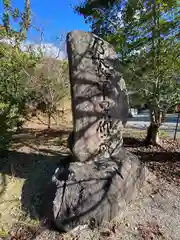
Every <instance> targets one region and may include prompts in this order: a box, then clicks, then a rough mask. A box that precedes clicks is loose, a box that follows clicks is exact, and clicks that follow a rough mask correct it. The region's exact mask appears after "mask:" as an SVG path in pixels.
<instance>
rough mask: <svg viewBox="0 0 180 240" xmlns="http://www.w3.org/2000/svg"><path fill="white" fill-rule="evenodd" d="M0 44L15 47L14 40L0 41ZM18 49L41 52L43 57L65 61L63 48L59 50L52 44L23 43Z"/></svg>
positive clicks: (5, 39)
mask: <svg viewBox="0 0 180 240" xmlns="http://www.w3.org/2000/svg"><path fill="white" fill-rule="evenodd" d="M0 42H4V43H7V44H10V45H15V40H14V39H13V38H12V39H7V38H4V39H0ZM20 48H21V49H22V51H28V50H32V51H34V52H37V53H38V52H39V51H41V52H42V53H43V55H44V56H45V57H51V58H57V59H65V58H66V51H65V48H61V49H59V48H58V47H57V46H56V45H55V44H53V43H40V44H38V43H34V42H31V41H25V42H23V43H21V44H20Z"/></svg>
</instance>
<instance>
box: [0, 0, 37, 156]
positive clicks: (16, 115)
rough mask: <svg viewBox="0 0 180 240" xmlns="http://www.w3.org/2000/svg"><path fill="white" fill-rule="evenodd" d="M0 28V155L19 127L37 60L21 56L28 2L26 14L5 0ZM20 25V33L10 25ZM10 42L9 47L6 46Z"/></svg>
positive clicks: (28, 10) (27, 15)
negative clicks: (15, 129) (31, 75)
mask: <svg viewBox="0 0 180 240" xmlns="http://www.w3.org/2000/svg"><path fill="white" fill-rule="evenodd" d="M3 4H4V12H3V25H1V31H0V40H1V42H0V58H1V64H0V76H1V81H0V92H1V95H0V122H1V126H0V136H1V139H0V151H4V150H5V148H6V147H8V143H10V141H11V137H12V133H11V132H12V130H14V128H16V127H19V126H20V124H22V120H23V117H24V116H25V104H26V102H27V100H28V97H29V94H30V92H29V90H28V88H27V81H28V79H29V78H30V74H29V72H30V71H32V70H33V69H34V67H35V65H36V62H37V61H38V59H39V57H36V56H34V54H32V53H30V52H28V53H25V52H22V51H21V49H20V44H21V42H22V41H23V40H24V39H25V38H26V33H27V31H28V29H29V26H30V6H29V1H28V0H27V1H26V2H25V11H24V12H23V13H20V12H19V10H18V9H14V10H13V9H12V8H11V6H10V1H8V0H4V1H3ZM10 20H11V21H12V20H17V21H19V26H20V30H19V32H17V31H14V30H13V28H12V25H11V24H10V22H11V21H10ZM8 41H11V42H12V44H11V45H9V44H7V43H6V42H8Z"/></svg>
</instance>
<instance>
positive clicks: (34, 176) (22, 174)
mask: <svg viewBox="0 0 180 240" xmlns="http://www.w3.org/2000/svg"><path fill="white" fill-rule="evenodd" d="M68 156H69V155H68V154H66V153H63V152H62V153H59V152H58V153H56V152H54V155H52V153H51V155H45V154H35V153H24V152H16V151H10V152H9V154H8V157H7V158H3V159H0V161H1V166H0V173H1V174H2V175H9V176H14V177H17V178H23V179H25V181H24V184H23V187H22V192H21V208H22V210H23V211H24V212H25V213H26V214H28V215H29V216H30V217H31V218H32V219H39V216H40V213H41V206H42V201H43V197H44V191H45V190H46V189H47V186H48V184H49V182H51V179H52V176H53V174H54V172H55V170H56V168H57V167H61V165H62V164H64V160H65V159H67V157H68Z"/></svg>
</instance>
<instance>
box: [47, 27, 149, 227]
mask: <svg viewBox="0 0 180 240" xmlns="http://www.w3.org/2000/svg"><path fill="white" fill-rule="evenodd" d="M67 50H68V60H69V75H70V83H71V96H72V112H73V127H74V131H73V133H72V134H71V136H70V137H69V145H70V148H71V150H72V156H70V157H69V158H68V159H65V161H64V163H63V164H60V166H59V168H58V169H57V170H56V172H55V174H54V176H53V178H52V182H51V184H50V188H49V189H48V191H47V199H48V198H49V200H47V202H46V205H45V210H49V212H47V213H46V214H45V215H46V216H47V217H48V219H49V220H50V221H51V222H53V223H54V224H55V225H56V227H57V228H58V229H60V230H63V231H68V230H70V229H72V228H74V227H77V226H78V225H84V224H87V225H88V226H89V225H91V226H92V225H94V226H98V225H100V224H101V223H102V222H103V221H110V220H111V219H113V218H114V217H115V216H117V214H118V213H119V212H123V211H124V209H125V204H127V203H128V202H129V201H130V200H132V199H133V197H134V196H136V194H137V193H138V190H139V189H140V187H141V184H142V182H143V180H144V173H145V172H144V166H143V165H142V163H141V162H140V161H139V159H138V158H137V157H136V156H134V155H132V154H131V153H129V152H127V151H125V149H124V148H123V146H122V144H123V141H122V127H123V124H122V123H123V122H125V121H126V118H127V114H128V100H127V99H128V98H127V91H126V86H125V82H124V80H123V77H122V75H121V74H120V69H121V66H120V64H119V61H118V57H117V55H116V53H115V51H114V50H113V47H112V46H111V45H110V44H109V43H107V42H105V41H104V40H102V39H100V38H98V37H97V36H95V35H94V34H92V33H89V32H83V31H72V32H70V33H69V34H68V35H67ZM47 204H48V205H47Z"/></svg>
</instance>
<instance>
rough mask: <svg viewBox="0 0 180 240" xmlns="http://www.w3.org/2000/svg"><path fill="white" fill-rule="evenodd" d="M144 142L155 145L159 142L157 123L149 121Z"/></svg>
mask: <svg viewBox="0 0 180 240" xmlns="http://www.w3.org/2000/svg"><path fill="white" fill-rule="evenodd" d="M145 141H146V143H147V145H149V144H153V145H157V144H159V125H158V124H156V123H151V124H150V126H149V127H148V130H147V136H146V140H145Z"/></svg>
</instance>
